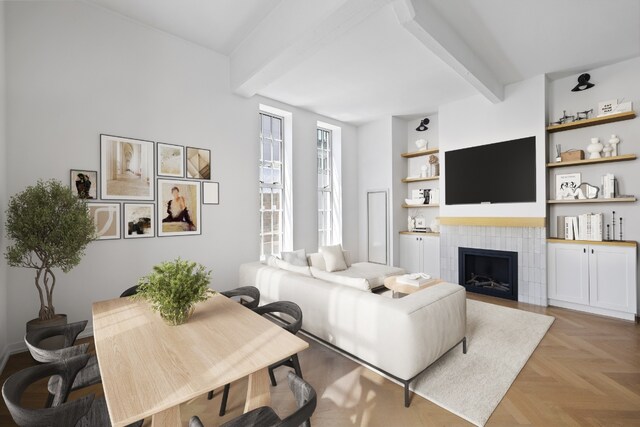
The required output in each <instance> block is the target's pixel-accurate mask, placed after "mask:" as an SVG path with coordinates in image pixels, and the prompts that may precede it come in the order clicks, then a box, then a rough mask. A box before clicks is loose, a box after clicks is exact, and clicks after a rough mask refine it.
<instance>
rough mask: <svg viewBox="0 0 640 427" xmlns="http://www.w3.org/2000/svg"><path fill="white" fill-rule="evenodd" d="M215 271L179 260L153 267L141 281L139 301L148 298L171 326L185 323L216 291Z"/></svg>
mask: <svg viewBox="0 0 640 427" xmlns="http://www.w3.org/2000/svg"><path fill="white" fill-rule="evenodd" d="M210 282H211V271H207V270H206V269H205V267H204V266H202V265H200V264H197V263H195V262H191V261H183V260H182V259H180V258H178V259H176V260H175V261H166V262H163V263H160V264H158V265H156V266H155V267H153V271H152V272H151V273H150V274H149V275H147V276H145V277H142V278H141V279H140V280H139V281H138V293H137V294H136V295H135V296H134V297H133V298H135V299H145V300H147V301H149V302H150V303H151V307H152V308H153V309H154V310H155V311H157V312H158V313H160V316H161V317H162V318H163V319H164V320H165V321H166V322H167V323H169V324H170V325H181V324H183V323H185V322H186V321H187V320H188V319H189V317H190V316H191V314H193V310H194V309H195V304H196V303H198V302H201V301H206V300H207V299H209V298H210V297H211V296H212V295H214V294H215V292H214V291H213V290H211V289H209V283H210Z"/></svg>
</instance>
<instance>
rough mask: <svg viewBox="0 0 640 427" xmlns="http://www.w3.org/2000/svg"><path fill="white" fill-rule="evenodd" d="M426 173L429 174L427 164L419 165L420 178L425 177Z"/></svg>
mask: <svg viewBox="0 0 640 427" xmlns="http://www.w3.org/2000/svg"><path fill="white" fill-rule="evenodd" d="M428 175H429V166H427V165H422V166H421V167H420V178H427V176H428Z"/></svg>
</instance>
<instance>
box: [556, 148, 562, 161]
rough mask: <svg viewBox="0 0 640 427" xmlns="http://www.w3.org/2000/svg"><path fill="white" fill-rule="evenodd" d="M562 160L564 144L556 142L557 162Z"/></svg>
mask: <svg viewBox="0 0 640 427" xmlns="http://www.w3.org/2000/svg"><path fill="white" fill-rule="evenodd" d="M561 161H562V145H560V144H556V163H557V162H561Z"/></svg>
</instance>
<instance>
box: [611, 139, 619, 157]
mask: <svg viewBox="0 0 640 427" xmlns="http://www.w3.org/2000/svg"><path fill="white" fill-rule="evenodd" d="M619 143H620V138H618V137H617V136H615V135H611V139H610V140H609V144H610V145H611V148H613V150H612V151H611V155H612V156H614V157H615V156H617V155H618V144H619Z"/></svg>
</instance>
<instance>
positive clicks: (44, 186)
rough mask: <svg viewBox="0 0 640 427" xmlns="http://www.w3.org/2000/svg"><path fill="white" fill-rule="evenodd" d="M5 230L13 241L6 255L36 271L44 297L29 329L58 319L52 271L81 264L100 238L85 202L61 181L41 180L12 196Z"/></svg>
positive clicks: (9, 261)
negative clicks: (89, 245)
mask: <svg viewBox="0 0 640 427" xmlns="http://www.w3.org/2000/svg"><path fill="white" fill-rule="evenodd" d="M6 214H7V219H6V224H5V228H6V231H7V237H8V238H9V239H11V240H12V241H13V244H11V245H9V246H8V247H7V251H6V252H5V258H6V260H7V262H8V264H9V265H10V266H12V267H26V268H32V269H34V270H36V276H35V285H36V288H37V289H38V295H39V296H40V311H39V312H38V318H37V319H33V320H31V321H29V322H28V323H27V329H30V328H29V326H30V325H32V326H34V328H37V327H46V326H50V325H51V324H57V323H60V319H61V318H64V319H65V321H66V316H65V315H56V310H55V307H54V305H53V290H54V288H55V285H56V275H55V273H54V271H53V270H54V269H56V268H59V269H60V270H62V271H63V272H64V273H67V272H69V271H71V269H73V267H75V266H76V265H78V264H79V263H80V260H81V259H82V256H83V255H84V250H85V248H86V247H87V245H88V244H89V242H91V241H92V240H94V239H95V237H96V228H95V225H94V223H93V220H92V219H91V216H90V215H89V212H88V210H87V204H86V203H85V202H84V201H83V200H80V199H78V198H77V197H75V196H74V195H73V194H72V193H71V190H69V188H67V187H66V186H64V185H63V184H62V183H61V182H60V181H57V180H49V181H42V180H38V182H37V183H36V185H34V186H30V187H27V188H26V189H25V190H24V191H22V192H21V193H18V194H16V195H14V196H12V197H11V199H10V200H9V207H8V209H7V211H6Z"/></svg>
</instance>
